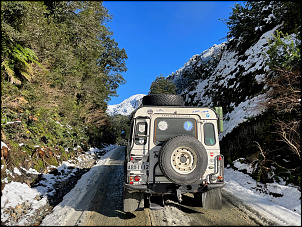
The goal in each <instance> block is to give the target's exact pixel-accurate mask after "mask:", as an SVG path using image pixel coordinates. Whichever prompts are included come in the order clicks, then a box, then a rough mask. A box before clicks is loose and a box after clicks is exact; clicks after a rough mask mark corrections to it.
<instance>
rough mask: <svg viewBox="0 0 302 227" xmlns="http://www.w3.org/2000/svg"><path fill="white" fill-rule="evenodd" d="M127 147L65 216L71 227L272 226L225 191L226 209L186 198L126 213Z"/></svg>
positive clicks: (119, 152) (187, 196) (116, 156)
mask: <svg viewBox="0 0 302 227" xmlns="http://www.w3.org/2000/svg"><path fill="white" fill-rule="evenodd" d="M124 151H125V147H118V148H117V149H116V150H115V151H114V153H113V154H112V156H111V158H110V159H109V160H108V161H107V162H106V163H105V164H104V167H103V173H102V174H101V177H99V179H98V180H97V181H95V183H94V184H93V185H91V190H89V193H88V194H87V195H86V196H85V197H84V199H83V200H82V201H81V202H80V203H78V204H77V206H76V207H75V212H73V214H72V215H69V216H66V218H67V219H68V220H66V221H65V225H68V226H74V225H79V226H130V225H131V226H194V225H195V226H209V225H211V226H226V225H227V226H238V225H240V226H243V225H244V226H247V225H269V224H270V223H266V222H264V221H263V220H261V218H259V216H258V215H256V214H252V213H251V212H250V211H248V210H246V209H244V208H242V207H240V205H238V203H240V202H238V201H237V203H235V202H234V201H235V200H234V199H233V198H232V197H231V195H230V194H228V193H227V192H226V191H224V190H223V208H222V209H221V210H204V209H202V207H200V206H199V204H197V203H196V202H195V200H194V199H193V195H191V194H185V195H183V201H182V203H181V204H180V203H178V202H177V201H176V199H175V200H174V199H173V198H171V199H168V200H167V201H166V206H165V207H164V208H163V209H159V210H151V209H149V208H145V209H144V210H143V211H135V212H132V213H125V212H123V200H122V198H123V161H124V157H125V156H124V154H125V153H124Z"/></svg>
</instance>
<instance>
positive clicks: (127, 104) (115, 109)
mask: <svg viewBox="0 0 302 227" xmlns="http://www.w3.org/2000/svg"><path fill="white" fill-rule="evenodd" d="M144 96H145V95H144V94H137V95H132V96H131V97H129V98H127V99H125V100H124V101H123V102H121V103H120V104H115V105H108V107H107V114H109V115H110V116H114V115H116V114H121V115H125V116H126V115H130V114H131V113H132V112H133V110H135V109H137V108H138V107H139V106H140V105H141V103H142V99H143V97H144Z"/></svg>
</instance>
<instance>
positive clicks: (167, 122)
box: [154, 118, 197, 144]
mask: <svg viewBox="0 0 302 227" xmlns="http://www.w3.org/2000/svg"><path fill="white" fill-rule="evenodd" d="M154 123H155V125H154V143H155V144H158V143H161V142H164V141H165V140H167V139H170V138H172V137H174V136H176V135H190V136H193V137H195V138H197V131H196V120H195V119H192V118H157V119H156V120H155V121H154Z"/></svg>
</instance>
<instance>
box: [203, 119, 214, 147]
mask: <svg viewBox="0 0 302 227" xmlns="http://www.w3.org/2000/svg"><path fill="white" fill-rule="evenodd" d="M203 130H204V143H205V145H208V146H213V145H215V144H216V139H215V131H214V125H213V124H212V123H205V124H204V126H203Z"/></svg>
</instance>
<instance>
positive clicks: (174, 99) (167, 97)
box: [142, 94, 184, 106]
mask: <svg viewBox="0 0 302 227" xmlns="http://www.w3.org/2000/svg"><path fill="white" fill-rule="evenodd" d="M142 104H143V105H147V106H148V105H152V106H183V105H184V99H183V97H182V96H180V95H173V94H151V95H146V96H144V97H143V100H142Z"/></svg>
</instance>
